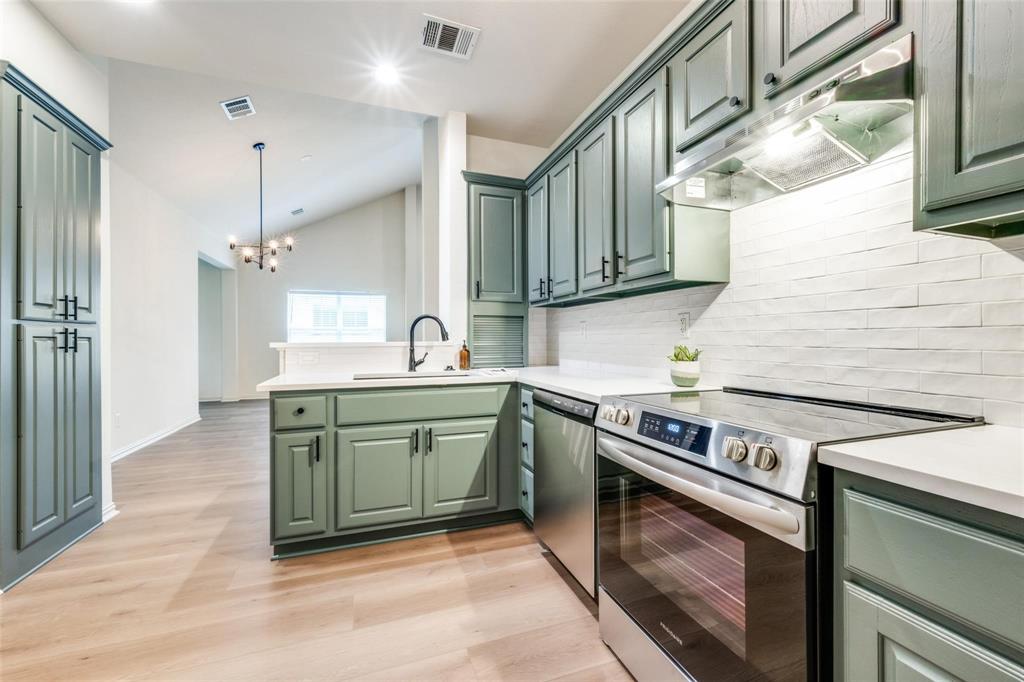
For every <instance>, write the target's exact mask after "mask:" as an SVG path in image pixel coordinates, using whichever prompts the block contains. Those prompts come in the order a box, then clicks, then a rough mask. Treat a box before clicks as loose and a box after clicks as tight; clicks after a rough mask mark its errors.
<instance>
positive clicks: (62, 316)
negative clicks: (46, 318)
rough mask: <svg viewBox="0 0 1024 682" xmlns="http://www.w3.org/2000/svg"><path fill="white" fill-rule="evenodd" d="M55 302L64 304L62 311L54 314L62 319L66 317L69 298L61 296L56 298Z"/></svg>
mask: <svg viewBox="0 0 1024 682" xmlns="http://www.w3.org/2000/svg"><path fill="white" fill-rule="evenodd" d="M57 302H58V303H63V304H64V311H63V312H59V313H54V314H55V315H56V316H57V317H59V318H60V319H62V320H66V319H68V316H69V315H68V304H69V303H70V302H71V299H69V298H68V297H67V296H61V297H60V298H58V299H57Z"/></svg>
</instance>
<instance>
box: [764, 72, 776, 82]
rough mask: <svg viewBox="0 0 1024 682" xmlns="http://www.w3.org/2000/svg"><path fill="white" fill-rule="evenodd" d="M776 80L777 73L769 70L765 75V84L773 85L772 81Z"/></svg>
mask: <svg viewBox="0 0 1024 682" xmlns="http://www.w3.org/2000/svg"><path fill="white" fill-rule="evenodd" d="M775 80H776V78H775V74H774V73H772V72H771V71H769V72H768V73H766V74H765V75H764V84H765V85H771V84H772V83H774V82H775Z"/></svg>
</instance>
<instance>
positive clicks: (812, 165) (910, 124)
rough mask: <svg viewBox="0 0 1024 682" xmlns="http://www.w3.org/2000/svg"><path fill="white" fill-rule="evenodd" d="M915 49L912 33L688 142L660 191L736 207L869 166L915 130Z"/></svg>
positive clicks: (696, 202) (675, 198)
mask: <svg viewBox="0 0 1024 682" xmlns="http://www.w3.org/2000/svg"><path fill="white" fill-rule="evenodd" d="M911 54H912V52H911V37H910V36H909V35H908V36H905V37H903V38H901V39H900V40H897V41H896V42H894V43H892V44H890V45H888V46H887V47H885V48H883V49H881V50H879V51H878V52H876V53H874V54H872V55H871V56H869V57H867V58H866V59H864V60H862V61H860V62H858V63H857V64H854V65H853V66H851V67H849V68H847V69H844V70H843V71H841V72H839V73H837V74H835V75H834V76H832V77H831V78H827V79H825V80H823V81H822V82H820V83H818V84H817V85H815V86H814V87H812V88H809V89H808V90H807V91H806V92H804V93H803V94H801V95H800V96H799V97H794V98H793V99H791V100H789V101H788V102H786V103H785V104H783V105H782V106H780V107H778V108H776V109H774V110H772V111H771V112H769V113H768V114H766V115H765V116H762V117H761V118H759V119H758V120H756V121H754V122H753V123H751V124H750V125H748V126H747V127H745V128H743V129H741V130H738V131H736V132H734V133H732V134H730V135H721V136H718V137H712V138H710V139H709V140H707V141H706V142H703V143H701V144H699V145H697V146H695V147H692V148H690V149H689V150H687V151H686V152H685V154H686V155H685V156H684V157H683V158H682V159H681V160H680V161H679V162H678V163H676V165H675V170H674V173H673V174H672V175H671V176H670V177H668V178H666V179H665V180H664V181H662V182H661V183H659V184H658V186H657V188H656V191H657V192H658V193H659V194H661V196H663V197H664V198H666V199H668V200H669V201H671V202H673V203H675V204H680V205H685V206H695V207H702V208H714V209H721V210H733V209H737V208H742V207H744V206H748V205H750V204H754V203H757V202H759V201H763V200H765V199H770V198H771V197H774V196H776V195H778V194H782V193H784V192H791V191H794V190H797V189H801V188H803V187H807V186H808V185H812V184H814V183H817V182H821V181H823V180H827V179H829V178H833V177H836V176H837V175H842V174H843V173H847V172H850V171H853V170H856V169H858V168H862V167H863V166H866V165H867V164H869V163H871V162H872V161H874V160H876V159H878V158H879V157H880V156H882V155H883V154H885V153H886V152H888V151H890V150H893V149H894V148H896V147H897V146H899V145H901V144H903V143H906V142H908V141H909V140H910V139H911V138H912V136H913V130H914V121H913V119H914V115H913V107H914V104H913V103H914V99H913V97H914V95H913V68H912V67H913V65H912V62H911Z"/></svg>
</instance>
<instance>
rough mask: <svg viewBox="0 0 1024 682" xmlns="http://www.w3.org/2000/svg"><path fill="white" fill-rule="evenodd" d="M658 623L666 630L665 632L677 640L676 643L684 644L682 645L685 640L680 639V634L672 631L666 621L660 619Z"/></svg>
mask: <svg viewBox="0 0 1024 682" xmlns="http://www.w3.org/2000/svg"><path fill="white" fill-rule="evenodd" d="M658 625H660V626H661V629H662V630H664V631H665V633H666V634H667V635H668V636H669V637H671V638H672V639H674V640H676V644H678V645H679V646H682V645H683V640H681V639H679V635H677V634H676V633H674V632H672V630H670V629H669V627H668V626H667V625H665V624H664V623H662V622H661V621H660V620H659V621H658Z"/></svg>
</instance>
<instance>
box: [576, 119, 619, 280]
mask: <svg viewBox="0 0 1024 682" xmlns="http://www.w3.org/2000/svg"><path fill="white" fill-rule="evenodd" d="M614 162H615V120H614V119H613V118H611V117H609V118H607V119H605V121H604V123H602V124H600V125H599V126H597V127H596V128H595V129H594V130H593V131H591V133H590V134H589V135H587V136H586V137H585V138H583V141H582V142H580V143H579V145H578V146H577V147H576V192H577V197H576V216H577V224H578V235H579V242H580V243H579V255H580V258H579V275H580V289H581V290H582V291H584V292H587V291H594V290H597V289H603V288H605V287H608V286H613V285H614V284H615V264H614V262H613V261H614V260H615V224H614V221H615V213H614V205H615V196H614V193H615V184H614V179H615V167H614Z"/></svg>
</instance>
